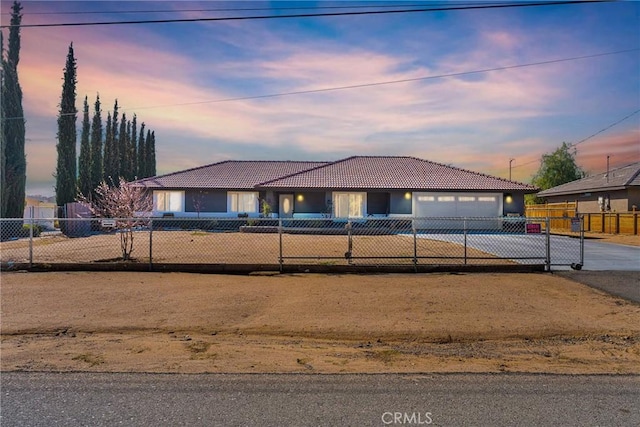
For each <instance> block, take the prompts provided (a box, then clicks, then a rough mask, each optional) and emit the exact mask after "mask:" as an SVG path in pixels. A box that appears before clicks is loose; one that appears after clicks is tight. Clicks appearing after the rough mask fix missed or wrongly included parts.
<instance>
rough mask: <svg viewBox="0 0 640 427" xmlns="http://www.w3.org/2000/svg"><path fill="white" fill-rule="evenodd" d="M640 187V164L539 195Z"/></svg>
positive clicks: (559, 186)
mask: <svg viewBox="0 0 640 427" xmlns="http://www.w3.org/2000/svg"><path fill="white" fill-rule="evenodd" d="M607 175H608V176H607ZM636 186H640V162H636V163H632V164H630V165H627V166H623V167H621V168H617V169H613V170H610V171H609V173H608V174H607V173H606V172H605V173H600V174H597V175H592V176H588V177H586V178H582V179H579V180H577V181H572V182H568V183H566V184H562V185H558V186H556V187H552V188H549V189H547V190H544V191H541V192H539V193H538V196H540V197H548V196H561V195H565V194H576V193H584V192H588V191H607V190H617V189H624V188H626V187H636Z"/></svg>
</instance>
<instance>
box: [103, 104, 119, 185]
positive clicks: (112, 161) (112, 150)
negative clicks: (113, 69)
mask: <svg viewBox="0 0 640 427" xmlns="http://www.w3.org/2000/svg"><path fill="white" fill-rule="evenodd" d="M118 142H119V141H118V100H117V99H116V101H115V104H114V106H113V115H112V116H111V122H109V121H108V120H107V139H106V141H105V156H104V175H105V181H106V183H107V184H109V185H117V183H118V182H119V180H118V178H119V176H120V164H119V163H118V162H119V161H120V155H119V150H118V148H119V147H118ZM107 147H108V148H109V155H108V156H107V154H106V151H107Z"/></svg>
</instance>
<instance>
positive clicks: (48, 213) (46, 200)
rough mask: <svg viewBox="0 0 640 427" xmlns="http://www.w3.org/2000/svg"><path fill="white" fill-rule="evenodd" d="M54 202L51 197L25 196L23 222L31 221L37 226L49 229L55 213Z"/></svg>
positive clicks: (52, 223) (51, 226) (52, 226)
mask: <svg viewBox="0 0 640 427" xmlns="http://www.w3.org/2000/svg"><path fill="white" fill-rule="evenodd" d="M57 210H58V209H57V207H56V203H55V201H54V200H53V198H50V197H42V196H27V197H26V198H25V204H24V215H23V216H24V219H25V224H28V223H29V221H31V218H32V216H33V222H34V223H35V224H38V225H39V226H41V227H43V228H45V229H48V230H51V229H53V228H54V221H55V218H56V214H57Z"/></svg>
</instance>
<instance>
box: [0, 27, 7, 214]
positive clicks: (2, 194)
mask: <svg viewBox="0 0 640 427" xmlns="http://www.w3.org/2000/svg"><path fill="white" fill-rule="evenodd" d="M0 62H1V63H2V64H1V65H2V66H1V67H0V94H1V95H0V96H2V100H0V125H1V126H3V127H4V126H5V122H4V107H3V106H2V104H3V103H4V69H5V61H4V38H3V36H2V32H1V31H0ZM5 147H6V145H5V143H4V129H3V130H0V218H5V212H6V210H7V205H6V190H7V186H6V181H5V179H4V177H5V170H6V164H7V161H6V160H7V159H6V156H5Z"/></svg>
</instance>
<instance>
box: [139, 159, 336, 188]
mask: <svg viewBox="0 0 640 427" xmlns="http://www.w3.org/2000/svg"><path fill="white" fill-rule="evenodd" d="M324 164H326V162H296V161H238V160H226V161H223V162H219V163H213V164H210V165H205V166H200V167H197V168H193V169H187V170H183V171H179V172H173V173H169V174H166V175H160V176H154V177H150V178H145V179H141V180H138V181H136V182H135V184H136V185H138V186H142V187H147V188H168V189H178V188H225V189H253V188H255V186H256V185H257V184H259V183H261V182H263V181H269V180H272V179H275V178H279V177H281V176H287V175H291V174H293V173H296V172H300V171H303V170H307V169H311V168H314V167H317V166H321V165H324Z"/></svg>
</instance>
